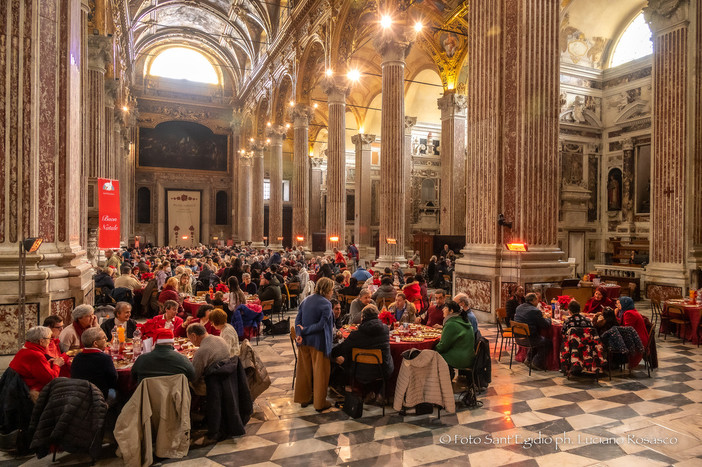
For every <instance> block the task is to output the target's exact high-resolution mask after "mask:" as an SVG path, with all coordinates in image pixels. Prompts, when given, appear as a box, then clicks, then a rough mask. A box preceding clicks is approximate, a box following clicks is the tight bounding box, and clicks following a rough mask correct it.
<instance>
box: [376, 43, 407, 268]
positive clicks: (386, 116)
mask: <svg viewBox="0 0 702 467" xmlns="http://www.w3.org/2000/svg"><path fill="white" fill-rule="evenodd" d="M385 34H389V33H384V35H383V36H381V37H380V38H379V39H378V40H377V41H376V44H375V47H376V49H378V52H380V55H381V57H382V63H381V67H382V69H383V78H382V80H383V88H382V109H383V110H382V115H381V118H380V177H381V180H380V201H381V205H382V208H381V209H380V255H379V257H378V263H379V266H378V267H386V266H389V265H391V264H392V263H394V262H396V261H397V262H399V263H400V264H405V263H406V262H407V260H406V259H405V234H406V225H405V217H406V216H405V214H406V212H405V195H406V193H405V190H406V179H405V176H406V172H405V166H406V164H407V161H406V160H405V151H404V137H405V128H404V127H405V96H404V80H405V56H406V55H407V53H408V52H409V47H410V43H409V42H408V41H406V40H403V39H401V38H399V39H398V38H397V37H388V36H386V35H385ZM388 242H392V243H388Z"/></svg>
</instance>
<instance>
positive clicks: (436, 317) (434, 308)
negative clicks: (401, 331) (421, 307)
mask: <svg viewBox="0 0 702 467" xmlns="http://www.w3.org/2000/svg"><path fill="white" fill-rule="evenodd" d="M434 297H436V304H435V305H431V306H430V307H429V309H428V310H427V311H426V313H423V314H422V315H421V316H419V317H418V318H417V319H416V320H415V322H416V323H421V324H425V325H427V326H436V327H442V325H443V323H444V305H445V304H446V292H444V291H443V290H437V291H436V292H435V293H434ZM437 325H438V326H437Z"/></svg>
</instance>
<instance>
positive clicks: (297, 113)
mask: <svg viewBox="0 0 702 467" xmlns="http://www.w3.org/2000/svg"><path fill="white" fill-rule="evenodd" d="M290 114H291V115H292V119H293V127H294V128H300V127H306V126H308V125H309V124H310V121H311V120H312V115H314V109H312V107H311V106H309V105H307V104H295V106H294V107H293V108H292V110H291V111H290Z"/></svg>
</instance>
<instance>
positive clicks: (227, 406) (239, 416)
mask: <svg viewBox="0 0 702 467" xmlns="http://www.w3.org/2000/svg"><path fill="white" fill-rule="evenodd" d="M204 376H205V384H206V386H207V434H208V436H209V437H210V438H214V439H225V438H230V437H232V436H240V435H244V434H246V428H245V426H246V424H247V423H248V422H249V419H250V418H251V414H252V413H253V400H251V392H250V391H249V384H248V381H247V380H246V372H245V371H244V367H243V365H241V364H240V362H239V357H231V358H229V359H227V360H222V361H219V362H216V363H213V364H212V365H210V366H208V367H207V369H206V370H205V374H204Z"/></svg>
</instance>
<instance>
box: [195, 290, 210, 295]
mask: <svg viewBox="0 0 702 467" xmlns="http://www.w3.org/2000/svg"><path fill="white" fill-rule="evenodd" d="M208 293H210V291H209V290H200V291H199V292H197V296H198V297H204V296H205V295H207V294H208Z"/></svg>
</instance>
